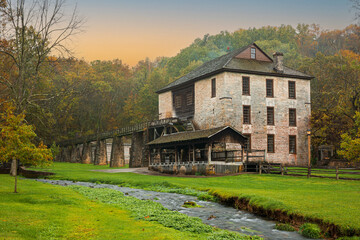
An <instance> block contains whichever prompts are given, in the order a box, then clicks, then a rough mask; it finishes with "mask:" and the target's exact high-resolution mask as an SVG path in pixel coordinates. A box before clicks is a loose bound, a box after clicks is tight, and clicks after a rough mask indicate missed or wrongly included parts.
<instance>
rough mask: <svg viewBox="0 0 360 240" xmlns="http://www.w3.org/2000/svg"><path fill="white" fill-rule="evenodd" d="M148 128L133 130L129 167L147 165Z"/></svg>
mask: <svg viewBox="0 0 360 240" xmlns="http://www.w3.org/2000/svg"><path fill="white" fill-rule="evenodd" d="M147 143H148V130H145V131H142V132H134V133H133V134H132V139H131V149H130V161H129V167H131V168H132V167H148V166H149V158H148V155H149V154H148V152H149V150H148V148H147V146H146V144H147Z"/></svg>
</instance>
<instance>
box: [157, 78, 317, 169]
mask: <svg viewBox="0 0 360 240" xmlns="http://www.w3.org/2000/svg"><path fill="white" fill-rule="evenodd" d="M242 76H247V77H250V96H243V95H242ZM212 78H216V97H215V98H211V79H212ZM266 79H273V81H274V97H273V98H267V97H266ZM288 81H296V99H289V97H288ZM165 96H170V97H171V91H169V92H166V93H163V96H162V97H160V96H159V106H165V105H166V104H172V101H170V100H167V98H165ZM161 101H166V103H162V102H161ZM309 103H310V81H309V80H302V79H293V78H283V77H267V76H259V75H252V74H240V73H221V74H218V75H215V76H212V77H210V78H206V79H203V80H200V81H197V82H196V83H195V114H194V121H195V123H196V124H197V125H198V126H199V127H200V129H208V128H213V127H220V126H224V125H230V126H233V127H235V128H236V129H237V130H239V131H240V132H242V133H244V134H251V148H252V149H259V150H263V149H267V134H274V135H275V152H274V153H267V155H266V160H267V161H270V162H282V163H285V164H294V165H295V164H296V165H305V164H306V163H307V159H308V158H307V156H308V153H307V136H306V130H307V129H308V128H309V126H310V125H309V124H310V114H311V107H310V104H309ZM243 105H249V106H251V124H246V125H244V124H243V116H242V114H243ZM267 107H274V118H275V120H274V121H275V125H274V126H267V122H266V121H267ZM289 108H296V118H297V126H296V127H289ZM161 109H165V108H164V107H162V108H161ZM168 109H170V108H168ZM289 135H296V136H297V139H296V143H297V153H296V154H289Z"/></svg>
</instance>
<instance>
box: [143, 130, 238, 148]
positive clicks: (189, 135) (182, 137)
mask: <svg viewBox="0 0 360 240" xmlns="http://www.w3.org/2000/svg"><path fill="white" fill-rule="evenodd" d="M226 129H231V130H233V131H234V132H235V133H236V134H239V135H240V136H242V137H243V138H244V139H245V137H244V136H243V135H242V134H241V133H240V132H239V131H237V130H236V129H234V128H232V127H230V126H223V127H218V128H211V129H206V130H197V131H185V132H178V133H173V134H168V135H164V136H161V137H159V138H157V139H155V140H153V141H151V142H149V143H148V144H147V145H160V144H165V143H176V142H188V141H193V140H200V139H210V138H211V137H213V136H215V135H216V134H218V133H220V132H222V131H224V130H226Z"/></svg>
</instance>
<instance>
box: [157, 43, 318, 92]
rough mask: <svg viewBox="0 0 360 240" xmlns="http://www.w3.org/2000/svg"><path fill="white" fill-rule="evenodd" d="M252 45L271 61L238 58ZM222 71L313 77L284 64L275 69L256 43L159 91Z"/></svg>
mask: <svg viewBox="0 0 360 240" xmlns="http://www.w3.org/2000/svg"><path fill="white" fill-rule="evenodd" d="M250 46H255V47H256V48H258V49H259V50H260V51H261V52H262V53H263V54H264V55H265V56H266V57H267V58H269V61H258V60H254V59H244V58H236V56H238V55H239V54H240V53H242V52H244V51H245V50H246V49H248V48H249V47H250ZM221 72H239V73H247V74H258V75H266V76H279V77H289V78H300V79H307V80H310V79H312V78H313V77H312V76H310V75H307V74H305V73H302V72H299V71H297V70H294V69H291V68H289V67H286V66H284V71H283V72H278V71H276V70H275V69H274V63H273V59H272V58H271V57H269V56H268V55H267V54H266V53H265V52H264V51H262V50H261V49H260V48H259V47H258V46H257V45H256V44H255V43H252V44H250V45H248V46H245V47H242V48H240V49H237V50H235V51H232V52H230V53H227V54H225V55H222V56H220V57H217V58H215V59H213V60H210V61H208V62H205V63H204V64H203V65H201V66H199V67H198V68H196V69H194V70H193V71H191V72H190V73H188V74H186V75H184V76H182V77H180V78H178V79H177V80H175V81H173V82H172V83H170V84H168V85H167V86H165V87H163V88H162V89H160V90H158V91H157V93H162V92H166V91H168V90H171V89H174V88H177V87H181V86H184V85H186V84H189V83H192V82H195V81H197V80H201V79H203V78H206V77H210V76H212V75H214V74H218V73H221Z"/></svg>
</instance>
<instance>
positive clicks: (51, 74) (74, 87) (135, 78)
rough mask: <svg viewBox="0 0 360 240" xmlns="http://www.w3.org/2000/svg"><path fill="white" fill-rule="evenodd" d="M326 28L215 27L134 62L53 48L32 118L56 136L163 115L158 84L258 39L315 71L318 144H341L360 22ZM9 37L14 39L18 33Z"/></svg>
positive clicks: (356, 97) (356, 77) (353, 101)
mask: <svg viewBox="0 0 360 240" xmlns="http://www.w3.org/2000/svg"><path fill="white" fill-rule="evenodd" d="M320 29H321V28H320V26H318V25H306V24H299V25H298V26H297V27H296V28H293V27H292V26H290V25H281V26H279V27H271V26H266V27H262V28H250V29H239V30H237V31H235V32H226V31H225V32H221V33H219V34H217V35H208V34H207V35H205V36H203V37H202V38H197V39H195V40H194V42H193V43H192V44H191V45H190V46H188V47H187V48H185V49H182V50H181V51H180V52H179V53H178V54H177V55H176V56H174V57H158V58H157V59H155V60H154V61H150V60H149V59H145V60H142V61H140V62H138V64H137V65H136V66H134V67H129V66H128V65H126V64H124V63H123V62H122V61H121V60H119V59H116V60H112V61H93V62H90V63H89V62H86V61H84V60H79V59H74V58H55V57H53V56H51V55H50V54H49V53H48V54H47V56H46V61H44V64H43V65H42V67H41V68H39V69H38V70H39V74H38V79H37V80H36V82H34V85H33V89H32V93H36V96H37V98H36V101H32V102H31V104H29V105H28V106H27V107H26V109H25V110H26V116H27V117H26V119H27V121H28V122H29V123H30V124H33V125H34V126H35V127H36V132H37V135H38V137H39V139H42V140H44V141H45V142H46V143H48V144H51V143H52V142H53V141H59V140H63V139H67V138H73V137H75V136H83V135H87V134H92V133H97V132H103V131H106V130H111V129H116V128H119V127H124V126H128V125H131V124H134V123H138V122H143V121H147V120H152V119H157V117H158V116H157V113H158V110H157V94H156V93H155V91H156V90H158V89H160V88H161V87H163V86H165V85H166V84H168V83H170V82H171V81H174V80H175V79H177V78H179V77H181V76H183V75H184V74H186V73H188V72H190V71H191V70H193V69H194V68H196V67H198V66H200V65H201V64H202V63H204V62H206V61H209V60H211V59H213V58H216V57H218V56H221V55H223V54H225V53H227V52H229V51H232V50H234V49H237V48H240V47H243V46H246V45H248V44H250V43H252V42H256V44H258V45H259V46H260V47H261V48H262V49H263V50H265V52H266V53H268V54H269V55H270V56H271V55H272V53H273V52H275V51H279V52H283V53H284V60H285V64H286V65H287V66H289V67H292V68H295V69H298V70H300V71H303V72H305V73H307V74H310V75H313V76H314V77H315V78H314V79H313V80H312V83H311V86H312V111H313V113H312V115H313V121H312V124H313V127H312V129H313V136H314V137H313V139H314V140H313V144H314V145H320V144H332V145H335V146H336V147H339V144H340V139H341V137H340V135H341V134H342V133H345V132H349V131H350V130H351V129H353V127H354V126H355V125H354V123H355V118H354V116H355V113H356V112H357V111H360V110H359V107H360V64H359V62H360V55H359V54H360V52H359V51H360V27H359V26H357V25H350V26H348V27H346V28H345V29H342V30H332V31H327V30H320ZM29 34H30V35H31V33H29ZM39 37H40V36H39ZM1 41H2V44H3V45H6V44H11V39H2V40H1ZM0 57H1V62H0V68H1V74H2V75H3V76H9V75H11V74H12V75H14V76H15V75H16V74H18V72H17V70H16V69H14V68H12V65H11V59H10V58H9V56H8V55H6V54H0ZM119 57H121V56H119ZM9 69H10V70H9ZM1 83H3V82H1ZM0 94H1V95H0V96H1V98H2V99H4V100H11V98H12V97H13V96H12V94H11V88H9V87H8V86H7V85H6V84H4V83H3V84H1V85H0ZM351 131H352V130H351Z"/></svg>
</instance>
